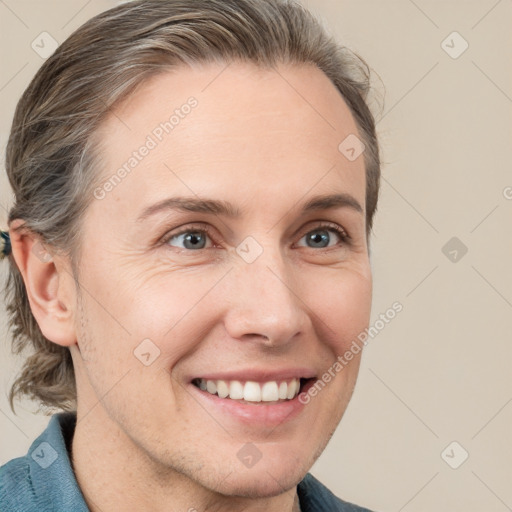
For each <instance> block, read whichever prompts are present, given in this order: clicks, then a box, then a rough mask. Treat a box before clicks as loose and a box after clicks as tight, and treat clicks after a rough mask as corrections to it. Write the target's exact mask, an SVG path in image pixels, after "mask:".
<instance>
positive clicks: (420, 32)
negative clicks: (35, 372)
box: [0, 0, 512, 512]
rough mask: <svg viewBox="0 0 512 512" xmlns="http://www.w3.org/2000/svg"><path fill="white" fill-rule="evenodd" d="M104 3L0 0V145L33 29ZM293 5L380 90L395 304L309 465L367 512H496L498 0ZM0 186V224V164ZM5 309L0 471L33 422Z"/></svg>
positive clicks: (511, 116)
mask: <svg viewBox="0 0 512 512" xmlns="http://www.w3.org/2000/svg"><path fill="white" fill-rule="evenodd" d="M116 3H117V2H114V1H113V0H101V1H100V0H89V1H88V2H87V1H86V0H83V1H69V0H66V1H55V0H52V1H49V0H47V1H45V2H41V1H40V0H37V1H27V0H17V1H14V0H3V1H0V20H1V24H0V34H1V36H0V37H1V44H0V52H1V54H0V55H1V61H0V63H1V66H0V68H1V70H2V75H1V78H0V103H1V107H2V110H1V112H2V116H1V118H0V146H1V150H2V153H4V150H5V143H6V138H7V135H8V130H9V126H10V122H11V119H12V114H13V111H14V107H15V104H16V102H17V100H18V98H19V97H20V95H21V93H22V91H23V90H24V88H25V87H26V86H27V85H28V82H29V80H30V79H31V77H32V76H33V75H34V73H35V72H36V70H37V68H38V67H39V66H40V65H41V63H42V58H41V57H40V56H39V55H37V54H36V53H35V52H34V51H33V50H32V48H31V42H32V41H33V40H34V38H36V36H38V35H39V34H40V33H41V32H43V31H47V32H49V33H50V34H51V35H52V36H53V37H54V38H55V39H56V40H57V41H58V42H62V41H63V40H64V39H65V38H66V37H67V36H68V35H69V34H70V33H71V32H72V31H73V30H75V29H76V28H77V27H78V26H79V25H81V24H82V23H83V22H84V21H85V20H87V19H88V18H90V17H91V16H93V15H94V14H96V13H98V12H100V11H102V10H105V9H106V8H108V7H111V6H113V5H115V4H116ZM304 3H305V5H308V6H309V8H310V9H312V10H313V11H314V12H315V13H317V14H318V15H319V16H320V17H321V18H323V19H324V20H325V22H326V23H327V24H328V25H329V26H330V27H331V28H332V31H333V32H334V33H335V34H336V36H337V37H338V38H339V40H340V41H342V42H344V43H345V44H346V45H347V46H349V47H350V48H351V49H353V50H354V51H356V52H358V53H359V54H360V55H361V56H362V57H363V58H365V59H366V60H367V61H368V63H369V64H370V66H371V67H372V69H373V70H374V71H375V75H374V76H375V78H376V81H375V86H376V87H377V92H378V95H380V96H382V95H383V94H384V92H385V101H384V108H383V110H382V111H379V110H376V114H377V118H378V130H379V136H380V140H381V145H382V152H383V160H384V166H383V182H382V195H381V199H380V207H379V213H378V216H377V222H376V228H375V234H374V237H373V240H372V244H373V245H372V264H373V269H374V275H375V295H374V305H373V308H374V309H373V318H374V319H377V318H378V316H379V314H380V313H384V312H385V311H386V309H387V308H388V307H390V306H391V304H392V303H393V302H395V301H400V302H401V303H402V304H403V308H404V309H403V311H402V312H401V313H400V314H399V315H397V316H396V318H395V319H394V320H392V321H391V323H389V324H388V325H387V326H386V327H385V328H384V329H382V330H381V331H380V333H379V334H378V336H376V337H375V338H374V339H372V340H371V341H370V342H369V344H368V346H367V348H366V351H365V355H364V358H363V363H362V367H361V373H360V377H359V382H358V385H357V387H356V392H355V394H354V397H353V400H352V402H351V405H350V406H349V409H348V411H347V413H346V415H345V418H344V420H343V421H342V423H341V426H340V428H339V429H338V431H337V432H336V434H335V436H334V437H333V439H332V441H331V443H330V445H329V447H328V449H327V450H326V451H325V452H324V454H323V455H322V457H321V458H320V459H319V460H318V462H317V463H316V464H315V466H314V467H313V469H312V472H313V474H314V475H316V476H317V477H318V478H319V479H320V480H321V481H323V482H324V483H325V484H326V485H327V486H328V487H330V488H331V489H332V490H333V492H335V493H336V494H337V495H339V496H341V497H343V498H344V499H347V500H350V501H354V502H356V503H359V504H361V505H365V506H367V507H369V508H371V509H375V510H377V511H382V512H391V511H397V512H398V511H407V512H419V511H432V510H446V511H448V510H450V511H451V510H457V511H459V510H464V511H466V512H471V511H480V510H486V511H496V512H501V511H505V510H511V509H512V486H511V485H510V481H511V477H512V470H511V468H512V433H511V432H512V428H511V427H512V378H511V372H510V362H511V361H512V343H511V342H512V340H511V336H510V327H511V319H512V272H510V262H511V261H512V230H511V220H512V188H507V187H512V172H511V161H512V159H511V153H512V149H511V148H512V144H511V142H512V138H511V135H512V133H511V131H512V130H511V128H512V76H511V64H510V63H511V62H512V40H511V38H512V36H511V32H510V28H511V26H512V1H510V0H501V1H496V0H471V1H470V0H465V1H462V0H459V1H454V0H451V1H441V0H415V1H413V0H409V1H408V0H392V1H391V0H386V1H382V0H351V1H348V0H347V1H334V0H309V1H306V0H305V1H304ZM454 31H457V32H458V33H459V34H460V36H461V37H462V38H463V39H464V40H465V41H467V43H468V44H469V47H468V49H467V50H466V51H465V52H464V53H462V55H460V56H459V57H458V58H452V56H450V55H449V54H448V53H447V52H446V51H445V50H444V49H443V46H444V47H446V45H448V47H447V50H448V51H449V52H451V53H452V55H455V53H454V52H458V51H459V50H460V49H462V48H463V46H462V45H463V40H462V39H460V37H459V36H457V35H455V36H453V35H452V36H450V37H448V36H449V35H450V34H452V32H454ZM447 37H448V39H447V41H446V43H444V45H443V46H442V42H443V41H444V40H445V39H446V38H447ZM450 47H451V48H450ZM377 74H378V75H379V76H380V78H381V79H382V82H383V84H384V87H385V91H384V88H383V85H382V83H380V82H379V81H378V79H377ZM377 97H379V96H377ZM2 164H3V162H2ZM0 184H1V197H0V204H1V206H2V208H0V225H1V226H2V227H4V228H5V226H6V223H5V218H6V211H5V209H6V208H8V207H9V206H10V190H9V189H8V186H7V180H6V177H5V171H4V168H3V167H2V170H1V175H0ZM507 197H508V198H509V199H507ZM452 237H457V238H458V239H459V242H457V243H459V244H460V243H463V244H464V245H465V246H466V247H467V248H468V252H467V254H465V255H464V256H462V257H461V252H460V250H459V251H458V253H457V256H458V257H459V258H460V259H459V260H458V261H455V262H453V261H451V260H450V259H449V258H453V257H454V256H455V253H452V254H450V253H449V251H450V250H452V248H450V249H449V250H445V252H446V253H447V254H448V256H446V255H445V254H444V253H443V251H442V248H443V247H444V246H445V244H446V243H447V242H448V241H449V240H450V239H451V238H452ZM5 267H6V266H3V268H2V271H1V272H2V277H4V276H5ZM4 309H5V308H3V307H2V308H0V315H1V316H0V321H1V322H2V325H1V326H0V336H1V338H0V339H1V343H0V350H1V370H0V372H1V379H0V386H1V388H2V389H1V393H0V432H1V434H2V435H1V436H0V464H1V463H4V462H5V461H7V460H9V459H10V458H12V457H15V456H19V455H21V454H24V453H25V452H26V451H27V449H28V447H29V445H30V443H31V441H32V440H33V439H34V438H35V437H36V436H37V435H38V434H39V433H40V432H41V430H42V429H43V428H44V427H45V426H46V424H47V421H48V419H47V417H44V416H35V415H33V414H32V413H31V412H30V411H31V410H33V409H34V407H33V406H31V405H30V404H25V405H24V406H23V407H22V408H20V409H19V414H18V416H14V415H13V414H12V413H11V411H10V409H9V407H8V404H7V400H6V393H7V389H8V386H9V384H10V382H12V380H13V378H14V375H15V372H16V368H17V365H18V362H16V361H14V360H13V358H12V357H11V356H10V355H9V338H8V335H7V333H6V330H5V311H4ZM453 441H456V442H457V443H459V445H460V447H458V446H457V447H455V449H454V450H453V451H452V450H451V448H450V449H448V451H447V454H448V457H447V456H446V455H445V459H446V460H448V461H449V462H451V463H452V465H454V464H456V463H457V462H459V461H460V457H461V454H462V453H463V452H462V450H465V451H467V452H468V453H469V458H468V459H467V460H466V461H465V462H464V463H463V464H462V465H461V466H460V467H459V468H458V469H452V468H451V467H450V466H449V465H448V464H447V463H446V462H445V460H444V459H443V458H442V456H441V454H442V452H443V450H444V449H445V448H446V447H447V446H448V445H449V444H450V443H452V442H453Z"/></svg>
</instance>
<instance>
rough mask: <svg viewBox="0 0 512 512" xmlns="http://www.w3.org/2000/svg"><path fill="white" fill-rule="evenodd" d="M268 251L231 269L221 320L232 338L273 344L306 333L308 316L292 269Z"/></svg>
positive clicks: (282, 342) (279, 344) (285, 342)
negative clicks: (227, 304)
mask: <svg viewBox="0 0 512 512" xmlns="http://www.w3.org/2000/svg"><path fill="white" fill-rule="evenodd" d="M269 252H270V251H265V252H264V253H263V255H261V256H260V257H259V258H258V259H257V260H256V261H255V262H253V263H250V264H249V263H245V262H239V264H237V265H236V268H235V269H233V272H232V273H231V274H232V275H231V278H230V288H229V290H228V294H229V295H228V296H229V301H228V302H229V307H228V310H227V312H226V315H225V320H224V322H225V327H226V330H227V332H228V334H229V335H230V336H231V337H232V338H234V339H239V340H242V341H244V340H245V341H252V342H256V343H260V344H263V345H265V346H268V347H277V346H283V345H286V344H287V343H289V342H291V341H292V340H294V339H296V338H297V337H298V336H299V335H300V334H303V333H304V332H306V329H307V328H308V326H309V325H310V324H309V322H310V317H309V314H308V309H307V306H306V303H305V302H304V300H303V298H302V297H301V296H300V293H301V292H300V289H299V287H298V283H297V278H295V277H294V276H295V275H296V274H295V273H293V272H292V270H293V269H289V268H286V264H285V263H284V262H283V261H282V259H281V258H278V257H271V256H270V255H269V254H268V253H269ZM264 256H265V257H264Z"/></svg>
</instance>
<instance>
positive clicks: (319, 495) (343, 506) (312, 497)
mask: <svg viewBox="0 0 512 512" xmlns="http://www.w3.org/2000/svg"><path fill="white" fill-rule="evenodd" d="M297 494H298V495H299V500H300V506H301V510H302V512H323V511H325V512H336V511H337V512H371V510H368V509H367V508H363V507H359V506H358V505H354V504H353V503H349V502H347V501H343V500H341V499H340V498H338V497H337V496H335V495H334V494H333V493H332V492H331V491H330V490H329V489H327V487H325V485H323V484H322V483H320V482H319V481H318V480H317V479H316V478H315V477H314V476H313V475H312V474H310V473H308V474H307V475H306V476H305V477H304V479H303V480H302V481H301V482H300V483H299V484H298V486H297Z"/></svg>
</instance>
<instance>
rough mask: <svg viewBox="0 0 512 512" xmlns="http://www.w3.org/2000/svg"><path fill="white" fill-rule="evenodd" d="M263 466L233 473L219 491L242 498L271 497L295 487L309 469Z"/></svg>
mask: <svg viewBox="0 0 512 512" xmlns="http://www.w3.org/2000/svg"><path fill="white" fill-rule="evenodd" d="M267 469H268V468H263V469H260V470H258V471H256V469H255V468H252V469H247V470H245V471H244V472H243V474H240V473H238V474H237V475H234V474H231V475H230V476H229V477H227V478H226V479H225V480H224V482H223V483H222V484H221V488H219V489H218V492H220V493H222V494H224V495H229V496H237V497H240V498H242V497H243V498H253V499H261V498H271V497H273V496H278V495H280V494H283V493H284V492H286V491H289V490H290V489H293V488H294V487H295V486H296V485H297V484H298V483H299V482H300V481H301V480H302V479H303V478H304V476H305V475H306V473H307V471H304V472H299V471H298V470H297V468H295V470H294V471H293V472H290V471H276V470H275V468H272V469H273V471H272V472H270V471H267Z"/></svg>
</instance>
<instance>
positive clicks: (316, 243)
mask: <svg viewBox="0 0 512 512" xmlns="http://www.w3.org/2000/svg"><path fill="white" fill-rule="evenodd" d="M332 233H334V235H335V236H332ZM336 238H338V239H339V240H338V243H343V242H347V240H348V235H347V233H346V232H345V230H343V229H342V228H341V227H340V226H337V225H336V224H323V225H321V226H317V227H316V228H315V229H313V230H311V231H308V232H307V233H306V234H305V235H304V236H303V237H302V238H301V240H303V239H305V240H306V244H309V245H307V247H310V248H313V249H325V248H328V247H334V246H336V245H337V244H336ZM331 242H334V243H332V244H331ZM299 245H300V244H299Z"/></svg>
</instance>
